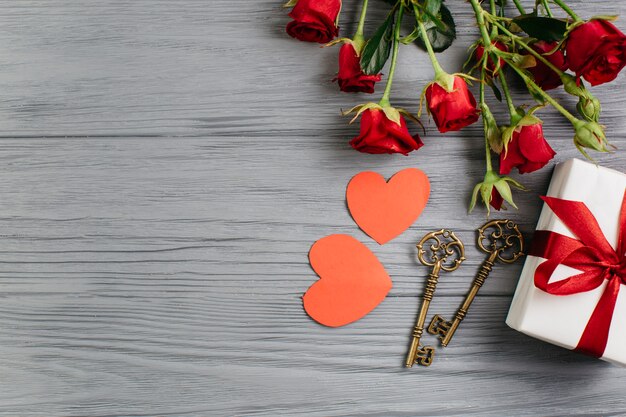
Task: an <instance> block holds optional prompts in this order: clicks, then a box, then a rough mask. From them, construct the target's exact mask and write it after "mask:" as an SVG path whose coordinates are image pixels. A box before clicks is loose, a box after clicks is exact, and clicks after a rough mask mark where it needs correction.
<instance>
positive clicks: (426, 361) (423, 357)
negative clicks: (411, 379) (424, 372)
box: [415, 346, 435, 366]
mask: <svg viewBox="0 0 626 417" xmlns="http://www.w3.org/2000/svg"><path fill="white" fill-rule="evenodd" d="M434 358H435V348H434V347H432V346H420V347H419V348H418V349H417V354H416V355H415V363H417V364H418V365H421V366H430V365H432V363H433V360H434Z"/></svg>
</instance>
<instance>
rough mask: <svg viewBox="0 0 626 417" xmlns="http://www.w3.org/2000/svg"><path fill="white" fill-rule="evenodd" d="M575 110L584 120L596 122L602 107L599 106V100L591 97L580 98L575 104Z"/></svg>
mask: <svg viewBox="0 0 626 417" xmlns="http://www.w3.org/2000/svg"><path fill="white" fill-rule="evenodd" d="M576 110H578V114H580V115H581V116H582V117H584V119H585V120H588V121H590V122H597V121H598V120H600V112H601V111H602V105H601V104H600V100H598V99H597V98H595V97H593V96H591V97H580V98H579V99H578V103H577V104H576Z"/></svg>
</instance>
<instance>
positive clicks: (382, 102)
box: [378, 4, 404, 107]
mask: <svg viewBox="0 0 626 417" xmlns="http://www.w3.org/2000/svg"><path fill="white" fill-rule="evenodd" d="M403 11H404V6H403V5H402V4H401V5H400V8H399V9H398V16H397V17H396V26H395V27H394V32H393V52H392V55H391V65H390V67H389V77H388V78H387V85H385V92H384V93H383V97H382V98H381V99H380V102H379V103H378V104H380V105H381V106H382V107H387V106H389V105H390V103H389V97H390V96H391V84H392V83H393V74H394V73H395V72H396V63H397V60H398V48H399V47H400V29H401V26H402V12H403Z"/></svg>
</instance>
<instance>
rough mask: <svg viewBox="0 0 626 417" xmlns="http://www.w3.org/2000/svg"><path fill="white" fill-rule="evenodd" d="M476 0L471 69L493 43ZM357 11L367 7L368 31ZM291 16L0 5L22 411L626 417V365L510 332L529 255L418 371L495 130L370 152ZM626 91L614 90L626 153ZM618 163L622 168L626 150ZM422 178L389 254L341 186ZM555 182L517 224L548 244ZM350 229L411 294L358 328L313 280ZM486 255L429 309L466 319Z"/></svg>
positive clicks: (1, 374) (13, 325)
mask: <svg viewBox="0 0 626 417" xmlns="http://www.w3.org/2000/svg"><path fill="white" fill-rule="evenodd" d="M457 3H459V4H453V6H454V9H453V10H454V11H455V17H456V19H457V21H458V25H459V28H458V31H459V40H458V42H457V43H455V45H454V46H453V48H452V49H451V51H450V52H449V53H446V54H445V55H444V56H443V58H442V62H443V63H444V65H445V66H446V68H448V69H449V70H450V71H455V70H458V68H459V67H460V65H461V63H462V61H463V60H464V57H463V54H464V51H465V49H466V47H467V46H468V45H469V44H470V43H471V42H473V40H474V37H475V32H476V30H475V27H474V25H473V23H472V20H471V16H470V14H469V6H468V7H467V10H465V11H463V12H460V13H459V12H457V10H459V11H460V9H462V6H461V3H462V2H457ZM570 4H572V5H573V6H574V7H575V8H576V9H577V10H581V14H582V15H583V16H585V17H589V16H592V15H596V14H614V13H616V12H617V13H621V14H626V5H624V4H621V3H617V2H614V3H613V4H605V3H600V2H583V1H574V0H572V1H570ZM373 8H374V9H373V10H372V12H371V14H372V16H373V17H375V16H382V14H383V13H384V8H383V7H382V6H381V4H380V2H373ZM354 20H355V9H354V7H353V5H352V3H351V2H350V3H349V2H346V5H345V14H344V18H343V21H342V26H343V28H344V29H346V33H349V32H350V31H351V30H353V28H354ZM286 22H287V18H286V17H285V12H284V11H283V10H281V8H280V2H277V1H273V0H271V1H270V0H262V1H255V2H250V1H243V0H238V1H225V0H211V1H206V0H180V1H175V2H172V1H155V0H151V1H148V0H138V1H134V2H126V1H105V2H102V1H80V2H72V1H60V0H59V1H53V0H51V1H43V0H42V1H33V0H24V1H19V2H5V3H4V4H0V39H2V42H0V56H2V57H3V61H2V64H0V91H1V92H2V94H1V98H0V162H1V163H0V179H1V180H0V237H1V238H2V240H1V242H2V246H0V415H1V416H10V417H14V416H129V415H133V416H153V415H154V416H157V415H158V416H278V415H285V416H324V417H328V416H369V417H373V416H398V417H405V416H406V417H408V416H468V415H480V416H503V415H515V416H537V415H543V416H560V415H569V416H572V415H577V416H593V415H598V416H600V415H602V416H619V415H626V399H625V398H624V395H623V387H624V386H625V384H626V373H625V372H624V370H623V369H621V368H618V367H615V366H612V365H608V364H606V363H604V362H601V361H597V360H594V359H590V358H587V357H584V356H580V355H577V354H574V353H572V352H569V351H566V350H563V349H560V348H557V347H554V346H551V345H548V344H545V343H542V342H539V341H537V340H534V339H531V338H529V337H526V336H524V335H522V334H520V333H517V332H515V331H513V330H511V329H509V328H508V327H507V326H506V325H505V324H504V318H505V316H506V312H507V310H508V306H509V303H510V299H511V296H512V294H513V291H514V288H515V285H516V280H517V276H518V274H519V272H520V269H521V265H515V266H512V267H502V266H498V267H497V268H496V269H494V272H493V274H492V276H491V277H490V278H489V280H488V281H487V283H486V284H485V286H484V288H483V289H482V290H481V293H480V295H479V297H478V298H477V300H476V301H475V303H474V305H473V306H472V309H471V312H470V313H469V315H468V318H467V319H466V321H465V322H464V324H463V325H462V327H461V328H460V330H459V333H458V334H457V335H456V336H455V339H454V341H453V343H452V344H451V346H450V347H448V348H446V349H445V350H440V351H439V352H438V353H439V356H438V357H437V360H436V362H435V363H434V364H433V366H431V367H430V368H428V369H412V370H405V369H403V368H402V362H403V358H404V354H405V351H406V348H407V344H408V341H409V340H408V338H409V334H410V329H411V327H412V324H413V320H414V318H415V315H416V313H417V308H418V303H419V295H420V294H421V291H422V285H423V283H424V277H425V275H426V271H425V270H424V268H422V267H420V266H418V265H416V262H415V259H414V258H415V253H414V244H415V242H416V240H417V239H418V238H419V237H420V236H421V235H422V234H423V233H425V232H426V231H429V230H431V229H434V228H440V227H449V228H453V229H455V230H457V231H458V232H459V235H460V236H461V238H462V239H463V240H464V241H466V242H471V241H473V239H474V232H473V230H474V229H475V228H476V227H477V226H479V225H480V224H482V223H483V221H484V219H485V216H484V213H483V212H481V211H480V210H477V211H476V212H474V213H473V214H471V215H467V214H466V207H467V200H468V197H469V190H470V189H471V187H472V186H473V184H474V183H475V182H476V181H478V180H479V179H480V177H481V175H482V170H483V167H482V164H483V162H482V158H483V150H482V138H481V127H480V126H479V125H475V126H472V127H471V128H469V129H467V130H465V131H463V132H460V133H452V134H448V135H446V136H441V135H439V134H438V133H436V132H435V129H434V127H433V125H432V122H431V123H426V128H427V134H426V135H425V136H424V141H425V142H426V146H424V147H423V148H422V149H420V151H419V152H416V153H414V154H412V155H411V156H410V157H402V156H397V155H396V156H372V155H363V154H359V153H357V152H354V151H352V150H351V149H350V148H349V147H348V146H347V140H348V138H350V137H351V136H352V135H354V132H355V129H356V127H355V126H347V125H346V120H345V119H343V118H341V117H340V116H339V111H338V109H339V108H348V107H350V106H352V105H353V104H355V103H358V102H361V101H364V100H367V99H368V98H367V97H365V96H351V95H345V94H340V93H338V92H337V91H336V86H335V85H334V84H332V83H331V82H330V80H331V79H332V77H333V75H334V72H335V71H336V69H335V57H334V55H335V53H336V50H333V49H319V48H317V47H316V46H315V45H310V44H304V43H299V42H296V41H294V40H292V39H290V38H288V37H287V36H286V35H285V34H284V25H285V24H286ZM618 25H620V26H621V27H622V28H624V26H623V24H622V23H621V22H618ZM409 51H411V48H404V47H403V48H402V50H401V57H400V61H401V65H400V66H399V71H398V76H397V80H396V82H395V83H394V91H395V93H394V97H395V102H396V103H397V104H398V105H401V106H405V107H408V108H410V109H413V110H415V109H416V107H417V97H418V94H419V89H420V86H422V85H423V84H424V83H425V82H427V81H428V80H429V79H430V78H431V76H432V70H431V69H430V66H429V64H428V62H427V59H426V56H425V54H424V53H422V52H418V51H417V50H413V51H412V52H409ZM625 79H626V78H625V76H624V75H621V76H620V77H619V79H618V82H616V83H614V84H611V85H610V86H600V87H598V88H595V89H594V92H595V93H596V94H597V95H598V96H599V97H600V98H601V99H602V101H603V103H604V108H605V110H604V113H603V118H602V122H603V123H604V124H606V125H607V131H608V133H609V136H610V139H611V140H612V142H613V143H614V144H616V145H617V146H618V147H619V148H622V149H623V148H625V147H626V122H624V118H623V114H624V92H625V91H626V90H625V89H624V88H623V87H622V86H621V83H623V82H624V80H625ZM518 92H519V90H518ZM558 95H559V96H561V97H562V98H563V99H564V101H565V102H567V103H568V106H569V107H570V108H571V107H573V105H574V103H572V102H571V100H569V99H567V98H566V97H564V96H562V95H560V94H558ZM515 96H516V98H518V99H519V100H521V99H522V97H524V96H523V95H522V94H518V93H516V94H515ZM503 116H504V115H503V114H502V112H499V113H498V114H497V117H498V118H499V119H500V120H504V118H503ZM541 117H542V118H543V119H544V120H545V123H546V136H547V137H548V138H549V139H550V141H551V143H552V145H553V147H554V148H555V150H557V152H558V156H557V158H556V159H555V161H562V160H565V159H567V158H570V157H574V156H577V152H576V151H575V150H573V149H572V148H573V146H572V145H571V136H572V134H571V131H570V130H569V128H568V126H567V124H566V122H564V121H563V120H562V119H561V118H559V117H558V116H557V115H556V114H555V113H554V112H553V111H551V110H545V111H542V112H541ZM597 160H598V161H599V162H600V163H602V164H603V165H606V166H609V167H612V168H616V169H620V170H624V169H625V167H626V154H625V153H624V151H622V150H620V151H618V152H616V153H615V154H612V155H598V156H597ZM411 166H417V167H419V168H420V169H422V170H424V171H425V172H426V173H427V174H428V175H429V176H430V178H431V182H432V189H433V192H432V198H431V202H430V203H429V205H428V206H427V208H426V209H425V211H424V213H423V214H422V217H421V218H420V220H419V221H418V222H417V223H416V224H415V225H414V226H413V227H412V228H410V229H409V231H407V232H406V233H404V234H403V235H401V236H400V237H398V238H397V239H395V240H393V241H392V242H390V243H388V244H387V245H385V246H378V245H377V244H375V243H374V242H373V241H372V240H371V239H369V238H368V237H367V236H366V235H365V234H363V233H362V232H361V231H359V230H358V229H357V227H356V226H355V224H354V223H353V221H352V220H351V219H350V216H349V214H348V212H347V210H346V207H345V200H344V192H345V186H346V184H347V182H348V180H349V179H350V178H351V177H352V176H353V175H354V174H356V173H358V172H360V171H362V170H375V171H378V172H380V173H382V174H383V175H385V176H390V175H392V174H393V173H394V172H396V171H398V170H400V169H402V168H406V167H411ZM550 171H551V170H550V169H549V168H547V169H545V170H543V171H541V172H537V173H534V174H531V175H528V176H525V177H523V180H524V182H525V184H526V185H528V187H529V189H530V191H528V192H526V193H519V194H518V195H517V196H516V199H517V201H518V204H519V205H520V207H522V209H521V210H519V211H510V212H509V213H507V215H509V216H510V217H511V218H512V219H514V220H516V221H518V222H519V223H520V225H521V227H522V229H523V231H524V233H525V234H526V236H527V237H530V236H531V235H532V230H533V228H534V224H535V222H536V219H537V217H538V213H539V209H540V206H539V201H538V199H537V195H538V194H540V193H544V192H545V190H546V188H547V185H548V181H549V177H550ZM331 233H346V234H350V235H352V236H355V237H356V238H357V239H359V240H361V241H362V242H364V243H365V244H366V245H367V246H368V247H370V248H371V249H372V250H373V251H374V252H375V253H376V254H377V255H378V256H379V258H380V260H381V262H382V263H383V264H384V265H385V266H386V268H387V270H388V272H389V273H390V275H391V277H392V278H393V282H394V288H393V289H392V290H391V292H390V295H389V296H388V298H387V299H386V300H385V301H384V302H383V303H382V304H381V305H380V306H379V307H378V308H377V309H376V310H375V311H374V312H373V313H372V314H370V315H369V316H367V317H366V318H364V319H363V320H361V321H359V322H356V323H354V324H351V325H349V326H346V327H344V328H339V329H329V328H324V327H322V326H319V325H317V324H315V323H314V322H313V321H312V320H310V319H309V318H308V317H307V316H306V315H305V313H304V311H303V310H302V304H301V298H300V297H301V295H302V293H303V292H304V291H305V290H306V289H307V288H308V286H309V285H311V284H312V283H313V282H314V281H315V279H316V276H315V274H314V273H313V272H312V270H311V268H310V267H309V265H308V260H307V252H308V249H309V247H310V245H311V244H312V243H313V242H314V241H315V240H317V239H319V238H321V237H323V236H325V235H327V234H331ZM468 246H470V247H469V248H468V258H469V259H468V261H467V262H466V264H465V265H464V267H463V268H461V269H460V270H459V271H457V272H455V273H453V274H449V275H445V276H443V277H442V279H441V283H440V285H439V287H438V289H437V294H436V296H435V299H434V302H433V306H432V309H431V312H433V313H442V314H446V315H451V314H452V312H453V311H454V310H455V309H456V308H457V306H458V305H459V303H460V301H461V299H462V296H463V295H464V294H465V291H466V290H467V288H468V286H469V283H470V281H471V279H472V278H473V274H474V273H475V272H476V270H477V267H478V265H479V263H480V262H481V261H482V259H483V257H482V255H481V254H479V253H478V252H477V251H476V249H475V248H474V247H472V246H471V245H468Z"/></svg>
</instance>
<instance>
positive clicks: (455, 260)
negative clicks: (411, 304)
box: [405, 229, 465, 368]
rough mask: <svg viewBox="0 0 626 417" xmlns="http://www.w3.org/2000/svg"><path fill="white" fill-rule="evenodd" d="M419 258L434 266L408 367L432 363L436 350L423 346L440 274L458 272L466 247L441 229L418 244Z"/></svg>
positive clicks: (406, 363)
mask: <svg viewBox="0 0 626 417" xmlns="http://www.w3.org/2000/svg"><path fill="white" fill-rule="evenodd" d="M417 258H418V259H419V261H420V262H421V263H422V264H423V265H426V266H430V267H432V271H431V272H430V274H429V275H428V282H427V283H426V289H425V290H424V297H423V299H422V306H421V307H420V312H419V316H418V317H417V322H416V323H415V328H414V329H413V340H412V341H411V348H410V349H409V353H408V355H407V357H406V362H405V365H406V367H407V368H410V367H412V366H413V365H414V364H415V363H417V364H419V365H423V366H429V365H430V364H431V363H432V362H433V357H434V354H435V348H433V347H432V346H421V345H420V339H421V337H422V333H423V332H424V322H425V321H426V314H427V313H428V307H429V306H430V301H431V300H432V299H433V294H434V293H435V287H436V286H437V281H438V280H439V272H440V271H445V272H450V271H454V270H455V269H457V268H458V267H459V265H461V262H463V261H464V260H465V248H464V247H463V243H462V242H461V241H460V240H459V239H458V238H457V237H456V235H455V234H454V232H452V231H450V230H445V229H441V230H438V231H436V232H430V233H428V234H427V235H426V236H424V237H423V238H422V240H420V242H419V243H418V244H417Z"/></svg>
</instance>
